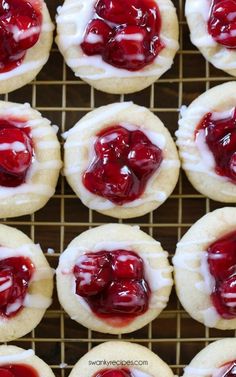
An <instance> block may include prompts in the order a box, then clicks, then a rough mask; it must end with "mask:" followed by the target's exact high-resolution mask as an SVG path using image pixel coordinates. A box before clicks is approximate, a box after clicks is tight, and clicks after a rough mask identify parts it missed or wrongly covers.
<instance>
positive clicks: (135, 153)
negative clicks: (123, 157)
mask: <svg viewBox="0 0 236 377" xmlns="http://www.w3.org/2000/svg"><path fill="white" fill-rule="evenodd" d="M128 160H129V166H130V168H131V169H132V170H133V171H134V172H135V174H137V175H138V176H144V175H150V174H152V173H153V172H154V171H156V170H157V169H158V168H159V167H160V165H161V163H162V160H163V157H162V151H161V150H160V149H159V148H158V147H156V146H152V145H151V146H150V145H136V146H135V147H134V148H132V149H131V150H130V152H129V154H128Z"/></svg>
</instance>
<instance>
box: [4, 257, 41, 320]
mask: <svg viewBox="0 0 236 377" xmlns="http://www.w3.org/2000/svg"><path fill="white" fill-rule="evenodd" d="M33 272H34V265H33V264H32V262H31V260H30V259H28V258H24V257H13V258H7V259H2V260H0V314H1V315H2V316H6V317H12V316H14V315H15V314H16V313H18V312H19V311H20V310H21V309H22V305H23V301H24V298H25V295H26V293H27V289H28V285H29V282H30V279H31V277H32V275H33ZM11 283H12V284H11ZM5 284H6V289H5V290H3V291H2V292H1V287H2V288H4V285H5ZM16 301H18V302H20V303H21V304H20V305H19V306H17V307H16V309H15V310H13V309H12V308H11V311H9V310H8V305H11V304H14V303H15V302H16Z"/></svg>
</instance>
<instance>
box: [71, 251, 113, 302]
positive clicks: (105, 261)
mask: <svg viewBox="0 0 236 377" xmlns="http://www.w3.org/2000/svg"><path fill="white" fill-rule="evenodd" d="M74 275H75V278H76V293H77V294H78V295H80V296H84V297H86V296H93V295H96V294H98V293H99V292H101V291H102V290H103V289H104V288H105V287H106V286H107V284H108V283H109V282H110V280H111V266H110V260H109V258H108V255H107V253H106V252H104V253H103V252H100V253H97V254H95V253H91V254H84V255H81V256H80V257H79V259H78V260H77V263H76V265H75V267H74Z"/></svg>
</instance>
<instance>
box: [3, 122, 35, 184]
mask: <svg viewBox="0 0 236 377" xmlns="http://www.w3.org/2000/svg"><path fill="white" fill-rule="evenodd" d="M24 125H25V122H22V121H20V120H14V119H11V120H5V119H0V186H5V187H17V186H19V185H21V184H22V183H24V182H25V179H26V174H27V172H28V169H29V167H30V166H31V163H32V159H33V154H34V151H33V143H32V139H31V137H30V131H31V130H30V128H29V127H27V126H24Z"/></svg>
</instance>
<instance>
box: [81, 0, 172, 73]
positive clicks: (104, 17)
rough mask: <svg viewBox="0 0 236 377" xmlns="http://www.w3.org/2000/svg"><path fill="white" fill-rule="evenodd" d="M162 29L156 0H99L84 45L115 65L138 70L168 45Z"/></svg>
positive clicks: (87, 51)
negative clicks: (163, 37)
mask: <svg viewBox="0 0 236 377" xmlns="http://www.w3.org/2000/svg"><path fill="white" fill-rule="evenodd" d="M160 29H161V16H160V12H159V9H158V6H157V4H156V2H155V1H154V0H129V1H128V2H127V1H126V0H98V1H97V2H96V4H95V6H94V16H93V19H92V20H91V21H90V22H89V24H88V26H87V29H86V31H85V36H84V40H83V42H82V44H81V48H82V50H83V52H84V53H85V54H86V55H88V56H93V55H100V56H101V57H102V59H103V60H104V61H105V62H106V63H108V64H110V65H112V66H114V67H117V68H121V69H126V70H129V71H137V70H140V69H142V68H144V67H145V66H146V65H148V64H150V63H152V62H153V61H154V59H155V58H156V57H157V55H158V54H159V53H160V52H161V50H162V49H163V48H164V47H165V46H164V43H163V42H162V41H161V39H160Z"/></svg>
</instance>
